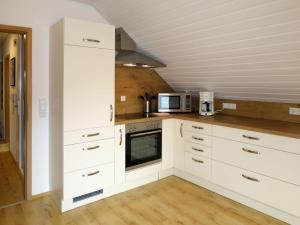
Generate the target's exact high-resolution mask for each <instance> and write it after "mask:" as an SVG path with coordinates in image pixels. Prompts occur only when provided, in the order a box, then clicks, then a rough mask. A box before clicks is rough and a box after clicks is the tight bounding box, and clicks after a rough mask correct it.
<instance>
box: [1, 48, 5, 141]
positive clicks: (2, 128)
mask: <svg viewBox="0 0 300 225" xmlns="http://www.w3.org/2000/svg"><path fill="white" fill-rule="evenodd" d="M2 75H3V61H2V46H0V78H1V77H2ZM3 85H4V84H3V78H2V80H1V79H0V141H1V140H2V139H3V132H4V127H3V124H4V123H3V121H4V120H3V119H4V118H3V112H4V111H3V109H4V108H2V107H1V103H2V101H4V99H3V97H4V93H2V95H1V90H3Z"/></svg>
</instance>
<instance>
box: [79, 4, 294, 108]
mask: <svg viewBox="0 0 300 225" xmlns="http://www.w3.org/2000/svg"><path fill="white" fill-rule="evenodd" d="M81 2H87V3H89V4H92V5H94V6H95V7H96V8H97V9H98V10H99V12H100V13H101V14H102V15H103V16H104V17H106V19H107V20H108V21H109V22H110V23H111V24H114V25H115V26H117V27H118V26H121V27H123V28H124V29H125V30H126V31H127V32H128V33H129V34H130V35H131V37H132V38H133V39H134V40H135V41H136V42H137V45H138V47H139V49H140V50H141V51H144V52H146V53H148V54H150V55H152V56H154V57H156V58H157V59H160V60H161V61H163V62H164V63H166V64H167V65H168V67H167V68H163V69H157V71H158V72H159V74H160V75H161V76H162V77H163V78H164V79H165V80H166V81H167V82H168V83H169V84H170V85H171V86H172V87H173V88H174V89H175V90H177V91H185V90H191V91H193V92H194V93H195V94H197V92H198V91H199V90H211V91H215V92H216V96H217V97H219V98H232V99H244V100H258V101H276V102H293V103H300V1H299V0H209V1H207V0H164V1H161V0H152V1H146V0H122V1H118V0H110V1H106V0H81Z"/></svg>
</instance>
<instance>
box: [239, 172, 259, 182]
mask: <svg viewBox="0 0 300 225" xmlns="http://www.w3.org/2000/svg"><path fill="white" fill-rule="evenodd" d="M242 177H244V178H245V179H247V180H251V181H254V182H259V179H257V178H253V177H249V176H247V175H245V174H242Z"/></svg>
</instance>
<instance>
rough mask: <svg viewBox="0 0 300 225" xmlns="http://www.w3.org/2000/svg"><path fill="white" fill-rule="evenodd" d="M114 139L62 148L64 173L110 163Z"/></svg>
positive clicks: (112, 155) (112, 158)
mask: <svg viewBox="0 0 300 225" xmlns="http://www.w3.org/2000/svg"><path fill="white" fill-rule="evenodd" d="M114 148H115V146H114V139H106V140H101V141H94V142H87V143H81V144H75V145H67V146H65V147H64V172H71V171H74V170H79V169H84V168H89V167H92V166H96V165H100V164H105V163H112V162H113V161H114Z"/></svg>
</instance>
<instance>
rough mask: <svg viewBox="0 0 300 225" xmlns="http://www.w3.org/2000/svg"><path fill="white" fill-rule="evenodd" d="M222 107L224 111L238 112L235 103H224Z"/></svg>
mask: <svg viewBox="0 0 300 225" xmlns="http://www.w3.org/2000/svg"><path fill="white" fill-rule="evenodd" d="M222 106H223V109H231V110H236V104H234V103H223V104H222Z"/></svg>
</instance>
